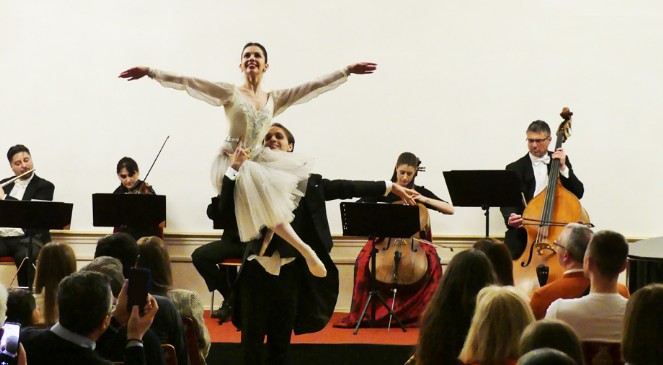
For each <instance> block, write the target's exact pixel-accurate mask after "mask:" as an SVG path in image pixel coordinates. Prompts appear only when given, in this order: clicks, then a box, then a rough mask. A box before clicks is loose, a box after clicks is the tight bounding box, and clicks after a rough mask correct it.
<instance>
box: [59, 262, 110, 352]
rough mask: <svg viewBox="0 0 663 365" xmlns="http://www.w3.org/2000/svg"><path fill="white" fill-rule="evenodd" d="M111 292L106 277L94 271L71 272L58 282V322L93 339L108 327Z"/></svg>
mask: <svg viewBox="0 0 663 365" xmlns="http://www.w3.org/2000/svg"><path fill="white" fill-rule="evenodd" d="M112 299H113V297H112V293H111V289H110V284H109V283H108V279H107V278H106V277H105V276H104V275H102V274H100V273H97V272H92V271H86V272H78V273H73V274H71V275H69V276H67V277H66V278H64V279H62V281H61V282H60V287H59V288H58V305H59V307H60V324H61V325H62V326H63V327H65V328H66V329H68V330H70V331H72V332H74V333H77V334H79V335H81V336H86V337H88V338H91V339H92V340H93V341H94V340H96V339H97V338H98V337H99V336H100V335H101V334H102V333H103V332H104V331H105V330H106V328H107V327H108V324H109V323H110V317H111V304H112Z"/></svg>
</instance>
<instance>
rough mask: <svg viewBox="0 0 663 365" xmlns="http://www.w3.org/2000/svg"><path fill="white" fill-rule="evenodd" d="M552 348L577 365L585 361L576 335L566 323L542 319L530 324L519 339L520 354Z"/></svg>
mask: <svg viewBox="0 0 663 365" xmlns="http://www.w3.org/2000/svg"><path fill="white" fill-rule="evenodd" d="M545 347H548V348H553V349H556V350H559V351H562V352H563V353H565V354H567V355H569V356H570V357H571V358H572V359H573V360H574V361H575V362H576V363H577V364H578V365H583V364H584V362H585V360H584V357H583V355H582V345H581V344H580V340H579V339H578V335H576V333H575V332H574V331H573V329H572V328H571V327H570V326H569V325H568V324H566V323H564V322H562V321H558V320H556V319H544V320H541V321H537V322H532V323H530V325H529V326H527V328H525V331H524V332H523V335H522V336H521V337H520V354H521V355H524V354H526V353H528V352H530V351H532V350H536V349H540V348H545Z"/></svg>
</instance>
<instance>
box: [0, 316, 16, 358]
mask: <svg viewBox="0 0 663 365" xmlns="http://www.w3.org/2000/svg"><path fill="white" fill-rule="evenodd" d="M2 329H3V330H4V334H3V335H2V340H0V365H12V364H16V361H17V360H18V359H17V355H18V342H19V336H20V335H21V325H20V324H19V323H12V322H5V325H4V326H2Z"/></svg>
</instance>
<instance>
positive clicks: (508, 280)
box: [472, 238, 513, 286]
mask: <svg viewBox="0 0 663 365" xmlns="http://www.w3.org/2000/svg"><path fill="white" fill-rule="evenodd" d="M472 247H474V248H475V249H477V250H479V251H481V252H483V253H485V254H486V256H488V259H489V260H490V262H491V263H492V264H493V269H494V270H495V275H496V276H497V283H498V284H499V285H502V286H504V285H511V286H513V259H512V258H511V254H510V253H509V249H508V248H507V247H506V245H505V244H503V243H502V242H500V241H498V240H495V239H492V238H482V239H480V240H478V241H476V242H475V243H474V246H472Z"/></svg>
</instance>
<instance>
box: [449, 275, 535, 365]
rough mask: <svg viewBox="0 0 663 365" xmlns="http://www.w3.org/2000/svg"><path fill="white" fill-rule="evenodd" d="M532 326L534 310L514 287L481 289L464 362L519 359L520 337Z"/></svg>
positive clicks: (486, 363) (463, 352)
mask: <svg viewBox="0 0 663 365" xmlns="http://www.w3.org/2000/svg"><path fill="white" fill-rule="evenodd" d="M532 322H534V314H532V309H531V308H530V306H529V304H527V300H526V299H525V298H524V296H523V295H522V294H520V293H519V292H517V291H516V290H515V289H514V288H513V287H510V286H504V287H500V286H496V285H492V286H489V287H485V288H483V289H481V291H480V292H479V294H478V295H477V307H476V311H475V312H474V317H472V324H471V325H470V331H469V332H468V334H467V338H466V339H465V345H464V346H463V349H462V350H461V352H460V359H461V360H462V361H463V362H465V363H468V364H470V363H480V364H482V365H493V364H503V363H504V361H506V360H507V359H517V358H518V355H519V344H520V336H521V335H522V333H523V331H524V330H525V327H527V325H529V324H530V323H532Z"/></svg>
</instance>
